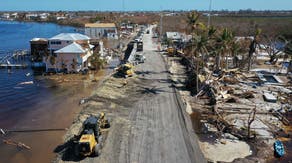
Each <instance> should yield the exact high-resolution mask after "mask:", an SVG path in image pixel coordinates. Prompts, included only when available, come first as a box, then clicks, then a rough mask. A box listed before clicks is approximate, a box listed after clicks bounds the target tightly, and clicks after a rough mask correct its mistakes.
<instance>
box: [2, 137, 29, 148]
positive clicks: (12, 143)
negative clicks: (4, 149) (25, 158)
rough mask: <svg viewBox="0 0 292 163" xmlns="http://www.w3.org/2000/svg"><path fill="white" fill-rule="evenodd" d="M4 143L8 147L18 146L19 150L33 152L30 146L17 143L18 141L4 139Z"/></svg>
mask: <svg viewBox="0 0 292 163" xmlns="http://www.w3.org/2000/svg"><path fill="white" fill-rule="evenodd" d="M3 142H4V143H5V144H8V145H13V146H17V147H18V148H21V149H27V150H31V148H30V146H28V145H26V144H24V143H22V142H16V141H13V140H11V139H3Z"/></svg>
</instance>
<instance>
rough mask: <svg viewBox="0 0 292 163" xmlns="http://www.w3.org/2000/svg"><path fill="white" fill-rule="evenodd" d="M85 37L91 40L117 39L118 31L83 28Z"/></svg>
mask: <svg viewBox="0 0 292 163" xmlns="http://www.w3.org/2000/svg"><path fill="white" fill-rule="evenodd" d="M85 35H87V36H88V37H91V38H93V39H100V38H103V37H106V38H113V39H117V38H118V31H117V29H116V28H114V27H111V28H85Z"/></svg>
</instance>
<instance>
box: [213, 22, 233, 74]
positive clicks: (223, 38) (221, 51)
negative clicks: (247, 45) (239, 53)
mask: <svg viewBox="0 0 292 163" xmlns="http://www.w3.org/2000/svg"><path fill="white" fill-rule="evenodd" d="M233 41H234V37H233V34H232V32H231V31H229V30H228V29H227V28H224V29H223V31H222V33H221V35H220V36H219V37H218V39H217V51H218V53H217V55H216V68H217V70H218V69H219V67H220V65H221V59H220V58H221V57H223V58H224V57H225V68H226V70H227V69H228V56H229V53H230V49H231V45H232V42H233Z"/></svg>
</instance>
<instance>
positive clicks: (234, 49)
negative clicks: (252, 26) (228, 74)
mask: <svg viewBox="0 0 292 163" xmlns="http://www.w3.org/2000/svg"><path fill="white" fill-rule="evenodd" d="M240 50H241V48H240V44H239V43H238V42H236V41H233V42H232V43H231V47H230V52H231V56H232V57H233V60H234V61H235V67H238V60H237V56H238V53H239V51H240Z"/></svg>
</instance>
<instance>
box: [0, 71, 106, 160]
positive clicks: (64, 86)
mask: <svg viewBox="0 0 292 163" xmlns="http://www.w3.org/2000/svg"><path fill="white" fill-rule="evenodd" d="M104 71H105V70H103V72H98V73H97V74H96V76H95V80H97V82H100V81H102V80H103V78H104V77H105V74H103V73H104ZM86 77H87V78H88V79H86V80H84V79H82V78H84V76H81V75H78V74H73V75H69V76H68V75H66V76H65V75H64V76H61V75H52V76H45V77H41V78H42V79H41V80H42V81H44V82H46V86H48V87H49V88H50V87H52V88H53V90H55V91H53V92H51V93H54V94H55V95H54V97H53V98H52V99H47V100H42V101H40V102H39V103H38V105H36V106H34V107H35V108H36V109H33V110H30V111H29V112H27V113H26V114H25V115H22V117H21V119H19V120H18V121H19V122H17V123H16V124H14V125H13V127H12V128H13V129H41V128H65V129H67V128H68V127H70V125H71V124H72V121H73V120H74V117H75V115H76V114H78V113H79V112H80V111H81V110H82V108H81V107H80V106H79V105H78V103H79V101H80V99H82V98H84V97H86V96H89V95H90V93H91V92H90V91H88V90H92V89H95V88H96V87H98V84H97V83H96V82H92V80H90V79H89V74H88V75H86ZM62 78H63V79H66V80H67V81H65V82H63V81H62V80H63V79H62ZM70 79H73V80H72V81H70ZM76 79H78V80H76ZM80 81H81V82H80ZM72 82H73V86H72ZM74 83H75V84H74ZM72 88H73V89H72ZM48 100H53V101H52V102H50V101H48ZM65 133H66V131H50V132H34V133H8V135H6V136H5V137H2V138H5V139H12V140H15V141H19V142H22V143H24V144H26V145H27V146H29V147H31V150H18V151H15V150H16V147H14V146H10V145H7V144H3V143H2V142H1V144H2V146H1V148H0V152H1V153H3V154H6V157H5V158H2V159H1V160H3V162H16V163H18V162H19V163H26V162H29V163H38V162H49V161H51V160H52V159H53V158H55V153H54V150H55V149H56V147H57V146H58V145H59V144H60V143H62V137H63V136H64V135H65ZM35 140H38V141H35ZM40 142H43V143H46V144H47V145H42V146H39V144H40Z"/></svg>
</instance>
